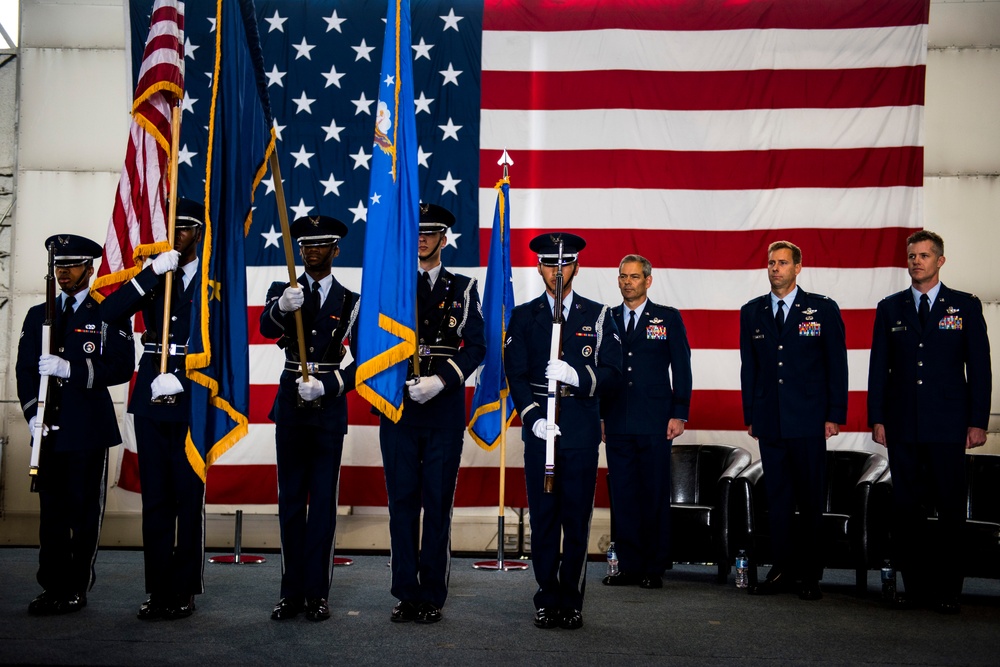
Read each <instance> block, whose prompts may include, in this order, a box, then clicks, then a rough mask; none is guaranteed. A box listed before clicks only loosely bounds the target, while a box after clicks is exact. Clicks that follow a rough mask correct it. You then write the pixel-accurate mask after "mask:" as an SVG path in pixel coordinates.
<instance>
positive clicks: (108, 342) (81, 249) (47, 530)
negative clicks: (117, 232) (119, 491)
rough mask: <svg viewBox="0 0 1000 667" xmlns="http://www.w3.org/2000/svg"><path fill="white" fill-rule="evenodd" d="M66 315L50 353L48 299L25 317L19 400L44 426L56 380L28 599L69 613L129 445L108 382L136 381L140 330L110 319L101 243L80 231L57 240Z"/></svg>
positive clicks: (59, 307)
mask: <svg viewBox="0 0 1000 667" xmlns="http://www.w3.org/2000/svg"><path fill="white" fill-rule="evenodd" d="M50 246H53V247H54V250H55V252H54V264H55V270H54V273H55V279H56V280H57V281H58V284H59V289H61V290H62V295H61V296H58V297H56V304H55V306H56V311H57V315H56V319H55V322H53V323H52V325H51V329H50V334H51V338H50V341H51V342H50V348H49V351H48V353H45V352H44V351H43V350H42V340H41V335H42V324H43V322H44V321H45V304H40V305H37V306H33V307H32V308H31V309H30V310H29V311H28V314H27V315H26V316H25V318H24V325H23V326H22V327H21V337H20V340H19V341H18V344H17V364H16V374H17V396H18V399H19V400H20V402H21V410H22V411H23V412H24V418H25V419H26V420H27V421H28V428H29V430H30V431H31V432H32V433H34V432H35V422H36V419H37V417H36V415H37V412H38V401H39V384H40V380H41V376H43V375H47V376H49V391H48V401H47V403H46V408H45V425H44V426H43V427H42V428H43V431H44V432H45V435H44V436H43V438H42V444H39V443H33V446H34V447H42V451H41V453H40V459H39V467H38V470H39V472H38V476H37V489H38V500H39V526H38V543H39V550H38V577H37V578H38V583H39V584H41V586H42V588H43V589H44V590H43V592H42V594H41V595H39V596H38V597H37V598H35V599H34V600H32V602H31V604H29V605H28V612H29V613H31V614H36V615H44V614H65V613H68V612H72V611H79V610H80V609H82V608H83V607H85V606H86V605H87V592H88V591H89V590H90V589H91V587H92V586H93V585H94V578H95V576H94V561H95V560H96V558H97V543H98V540H99V539H100V535H101V520H102V519H103V518H104V499H105V489H106V486H107V472H108V448H109V447H114V446H115V445H117V444H119V443H120V442H121V435H120V433H119V431H118V418H117V417H116V416H115V408H114V405H112V402H111V394H110V393H109V392H108V387H111V386H114V385H117V384H122V383H124V382H128V381H129V380H130V379H131V378H132V370H133V368H134V362H133V358H134V354H135V353H134V348H133V344H132V333H131V331H129V330H127V329H125V328H122V327H119V326H117V325H115V324H106V323H105V322H104V321H103V320H102V319H101V316H100V312H99V310H100V309H99V308H98V305H97V302H96V301H94V299H93V298H92V297H91V296H90V295H89V294H88V293H87V288H88V286H89V285H90V278H91V276H92V275H94V259H95V258H97V257H100V256H101V246H100V245H98V244H97V243H94V242H93V241H91V240H90V239H87V238H84V237H82V236H75V235H73V234H60V235H56V236H52V237H50V238H49V239H47V240H46V241H45V247H46V249H48V248H49V247H50ZM42 400H45V397H42Z"/></svg>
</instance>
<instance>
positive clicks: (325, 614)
mask: <svg viewBox="0 0 1000 667" xmlns="http://www.w3.org/2000/svg"><path fill="white" fill-rule="evenodd" d="M306 618H308V619H309V620H310V621H325V620H327V619H328V618H330V605H329V604H327V602H326V598H308V599H307V600H306Z"/></svg>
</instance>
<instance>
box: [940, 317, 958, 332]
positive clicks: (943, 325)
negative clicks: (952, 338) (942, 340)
mask: <svg viewBox="0 0 1000 667" xmlns="http://www.w3.org/2000/svg"><path fill="white" fill-rule="evenodd" d="M938 329H947V330H949V331H961V330H962V318H961V317H959V316H958V315H949V316H948V317H942V318H941V321H940V322H938Z"/></svg>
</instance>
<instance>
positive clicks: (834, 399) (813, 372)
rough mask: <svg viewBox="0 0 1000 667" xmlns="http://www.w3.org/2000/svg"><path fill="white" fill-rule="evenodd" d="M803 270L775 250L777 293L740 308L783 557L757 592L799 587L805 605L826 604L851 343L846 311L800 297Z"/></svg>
mask: <svg viewBox="0 0 1000 667" xmlns="http://www.w3.org/2000/svg"><path fill="white" fill-rule="evenodd" d="M801 270H802V251H801V250H799V248H798V246H796V245H794V244H792V243H789V242H788V241H776V242H774V243H772V244H771V245H770V246H768V249H767V278H768V280H769V281H770V283H771V291H770V292H769V293H767V294H765V295H764V296H761V297H757V298H756V299H753V300H752V301H750V302H748V303H747V304H746V305H744V306H743V308H741V309H740V359H741V361H742V366H741V371H740V380H741V391H742V396H743V421H744V423H745V424H746V425H747V432H748V433H749V434H750V435H751V436H752V437H753V438H755V439H757V440H758V442H759V443H760V458H761V463H762V464H763V466H764V490H765V493H766V495H767V503H768V515H769V517H770V522H771V555H772V557H773V559H774V561H773V563H774V564H773V567H772V568H771V571H770V572H769V573H768V575H767V578H766V580H765V581H763V582H762V583H760V584H758V585H757V586H755V587H753V588H751V589H750V593H751V594H754V595H768V594H773V593H779V592H782V591H792V590H795V586H796V581H798V582H799V585H798V594H799V597H800V598H801V599H803V600H819V599H820V598H821V597H823V594H822V592H821V591H820V587H819V581H820V579H822V578H823V549H822V544H821V537H822V532H821V528H822V521H823V507H824V502H825V493H826V491H825V489H826V441H827V440H828V439H830V438H831V437H833V436H835V435H837V434H838V433H840V426H839V425H840V424H844V423H846V421H847V344H846V342H845V340H844V321H843V320H842V319H841V317H840V309H839V308H838V307H837V304H836V303H835V302H834V301H833V299H830V298H829V297H825V296H822V295H819V294H810V293H807V292H806V291H805V290H803V289H800V288H799V287H798V286H797V284H796V279H797V277H798V275H799V272H800V271H801ZM796 506H798V508H799V514H800V516H801V519H802V521H801V531H800V533H799V534H798V535H794V534H793V517H794V515H795V508H796Z"/></svg>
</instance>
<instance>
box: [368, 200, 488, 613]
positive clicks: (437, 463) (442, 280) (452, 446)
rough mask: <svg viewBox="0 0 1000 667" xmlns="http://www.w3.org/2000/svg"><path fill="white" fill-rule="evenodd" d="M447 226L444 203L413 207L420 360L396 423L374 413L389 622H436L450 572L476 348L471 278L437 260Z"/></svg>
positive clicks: (482, 346) (481, 340) (478, 323)
mask: <svg viewBox="0 0 1000 667" xmlns="http://www.w3.org/2000/svg"><path fill="white" fill-rule="evenodd" d="M453 224H455V216H454V215H452V213H451V212H450V211H448V210H447V209H445V208H443V207H441V206H437V205H435V204H421V205H420V235H419V237H418V249H417V253H418V258H419V266H420V268H419V275H418V276H417V335H418V336H419V340H418V344H419V346H420V368H419V369H414V368H413V367H412V366H413V362H412V360H411V362H410V366H411V368H410V377H411V380H409V381H408V383H407V384H408V386H407V391H406V394H405V395H404V398H403V414H402V417H401V418H400V420H399V422H398V423H394V422H393V421H392V420H390V419H389V418H387V417H385V416H382V417H381V419H380V427H379V442H380V444H381V448H382V463H383V466H384V468H385V488H386V492H387V494H388V497H389V539H390V545H391V548H392V561H391V567H392V589H391V592H392V595H393V596H394V597H395V598H396V599H397V600H399V602H398V603H397V604H396V606H395V607H393V609H392V613H391V614H390V620H391V621H393V622H395V623H402V622H407V621H416V622H418V623H436V622H437V621H440V620H441V608H442V607H443V606H444V603H445V599H446V598H447V596H448V579H449V574H450V570H451V513H452V507H453V505H454V502H455V485H456V483H457V482H458V469H459V465H460V464H461V461H462V445H463V444H464V442H465V425H466V422H467V420H468V410H467V409H466V407H465V381H466V379H467V378H468V377H469V375H471V374H472V373H474V372H475V370H476V368H478V367H479V364H480V363H481V362H482V360H483V357H484V356H485V355H486V338H485V335H484V333H483V313H482V307H481V306H480V303H479V290H478V289H477V286H476V280H475V279H473V278H468V277H466V276H463V275H459V274H454V273H451V272H450V271H448V270H447V269H446V268H444V266H443V265H442V264H441V250H442V249H443V248H444V246H445V243H446V241H447V233H448V229H450V228H451V226H452V225H453ZM373 270H377V269H373ZM421 508H422V509H423V512H424V519H423V533H422V535H421V530H420V510H421Z"/></svg>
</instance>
